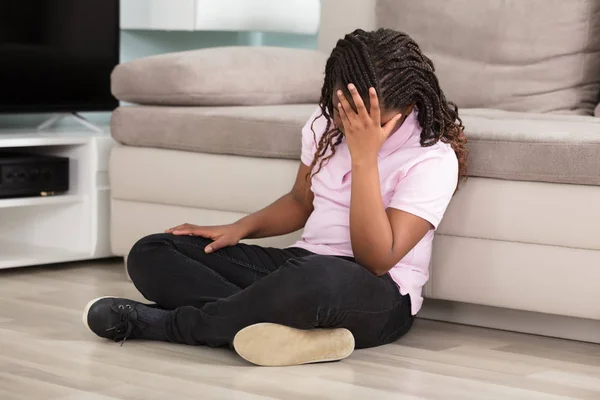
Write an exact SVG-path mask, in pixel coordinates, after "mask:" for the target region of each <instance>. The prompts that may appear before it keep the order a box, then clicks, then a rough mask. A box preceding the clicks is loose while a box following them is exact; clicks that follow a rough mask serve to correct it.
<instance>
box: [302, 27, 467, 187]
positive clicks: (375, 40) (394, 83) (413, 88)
mask: <svg viewBox="0 0 600 400" xmlns="http://www.w3.org/2000/svg"><path fill="white" fill-rule="evenodd" d="M349 83H353V84H354V85H355V86H356V89H357V90H358V93H359V94H360V96H361V97H362V98H363V100H364V101H365V105H366V107H367V108H369V107H370V104H369V95H368V90H369V88H370V87H374V88H375V90H376V91H377V94H378V96H379V99H380V102H381V103H382V106H384V107H385V108H386V109H388V110H404V109H405V108H407V107H408V106H410V105H415V106H416V107H417V109H418V110H419V112H418V119H419V123H420V125H421V128H422V132H421V146H423V147H428V146H432V145H434V144H435V143H437V142H438V141H440V140H441V141H443V142H445V143H449V144H450V145H451V146H452V149H453V150H454V152H455V153H456V156H457V158H458V164H459V178H460V177H466V175H467V158H468V154H469V152H468V150H467V148H466V143H467V139H466V137H465V134H464V126H463V124H462V121H461V119H460V117H459V116H458V107H457V106H456V104H454V103H452V102H449V101H447V100H446V97H445V96H444V92H443V91H442V89H441V87H440V84H439V81H438V79H437V77H436V75H435V68H434V66H433V62H432V61H431V60H430V59H429V58H428V57H427V56H425V55H424V54H423V53H422V52H421V49H420V48H419V45H418V44H417V43H416V42H415V41H414V40H413V39H412V38H411V37H410V36H408V35H407V34H406V33H403V32H398V31H394V30H391V29H379V30H377V31H372V32H366V31H364V30H362V29H357V30H355V31H354V32H352V33H350V34H348V35H346V36H345V37H344V38H343V39H340V40H338V42H337V44H336V46H335V48H334V49H333V51H332V52H331V56H330V57H329V59H328V60H327V64H326V66H325V81H324V83H323V88H322V89H321V99H320V101H319V107H320V109H321V115H319V117H322V116H324V117H325V119H326V121H327V123H326V127H325V133H324V134H323V135H322V136H321V138H320V140H319V142H318V143H317V150H316V152H315V156H314V158H313V162H312V164H311V166H310V167H311V168H310V170H311V174H310V176H314V175H315V174H317V173H318V172H319V171H320V170H321V169H322V168H323V166H324V165H325V164H326V163H327V162H328V160H329V159H330V158H331V157H333V156H334V155H335V150H336V147H337V146H338V145H339V144H340V143H341V142H342V139H343V133H342V132H341V131H340V130H339V129H337V128H335V127H333V123H332V120H333V103H332V98H333V92H334V90H335V89H336V88H338V87H339V88H340V89H341V90H343V91H344V93H345V95H346V96H348V97H351V96H350V93H349V92H348V89H347V86H348V84H349ZM313 124H314V121H313ZM312 126H313V125H311V129H312ZM312 130H313V135H314V137H315V141H316V133H315V131H314V129H312Z"/></svg>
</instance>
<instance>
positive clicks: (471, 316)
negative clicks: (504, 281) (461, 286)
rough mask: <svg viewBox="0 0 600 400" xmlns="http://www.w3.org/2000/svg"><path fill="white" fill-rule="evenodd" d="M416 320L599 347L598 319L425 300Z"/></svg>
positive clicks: (599, 324) (599, 321)
mask: <svg viewBox="0 0 600 400" xmlns="http://www.w3.org/2000/svg"><path fill="white" fill-rule="evenodd" d="M418 317H419V318H423V319H431V320H436V321H445V322H453V323H457V324H464V325H474V326H481V327H486V328H493V329H501V330H507V331H513V332H523V333H530V334H534V335H541V336H550V337H557V338H563V339H571V340H579V341H583V342H591V343H599V344H600V320H592V319H583V318H574V317H566V316H562V315H551V314H542V313H535V312H528V311H519V310H509V309H505V308H497V307H488V306H480V305H476V304H467V303H458V302H452V301H445V300H434V299H426V300H425V302H424V304H423V308H422V309H421V311H419V314H418Z"/></svg>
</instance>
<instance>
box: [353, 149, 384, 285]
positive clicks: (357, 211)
mask: <svg viewBox="0 0 600 400" xmlns="http://www.w3.org/2000/svg"><path fill="white" fill-rule="evenodd" d="M351 190H352V192H351V203H350V240H351V244H352V251H353V253H354V257H355V259H356V261H357V262H358V263H359V264H360V265H362V266H363V267H365V268H367V269H368V270H369V271H371V272H372V273H373V274H375V275H383V274H385V273H386V272H387V271H388V270H389V269H390V268H391V267H392V266H393V265H388V264H390V263H391V259H392V248H393V240H394V239H393V234H392V227H391V225H390V222H389V219H388V216H387V214H386V212H385V205H384V204H383V199H382V198H381V188H380V184H379V168H378V166H377V160H376V159H375V160H371V161H369V162H361V163H354V162H353V165H352V189H351Z"/></svg>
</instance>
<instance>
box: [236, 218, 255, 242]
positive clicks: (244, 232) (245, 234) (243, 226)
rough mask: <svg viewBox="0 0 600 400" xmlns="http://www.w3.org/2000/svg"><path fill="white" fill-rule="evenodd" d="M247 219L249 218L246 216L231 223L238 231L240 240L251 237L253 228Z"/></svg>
mask: <svg viewBox="0 0 600 400" xmlns="http://www.w3.org/2000/svg"><path fill="white" fill-rule="evenodd" d="M248 217H250V216H246V217H244V218H242V219H240V220H238V221H237V222H234V223H233V226H234V227H235V228H236V229H237V230H238V231H239V235H240V236H241V237H240V239H248V238H249V237H250V236H251V235H252V231H253V228H252V224H251V223H250V222H251V221H249V218H248Z"/></svg>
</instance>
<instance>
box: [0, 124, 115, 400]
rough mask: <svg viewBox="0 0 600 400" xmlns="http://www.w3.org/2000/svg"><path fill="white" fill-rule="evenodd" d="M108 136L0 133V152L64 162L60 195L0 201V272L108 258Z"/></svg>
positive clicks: (63, 131) (70, 130) (61, 131)
mask: <svg viewBox="0 0 600 400" xmlns="http://www.w3.org/2000/svg"><path fill="white" fill-rule="evenodd" d="M109 131H110V130H109V127H108V126H104V132H103V133H96V132H91V131H90V130H89V129H82V128H81V127H79V126H77V125H74V124H69V126H59V127H56V126H55V127H53V128H47V131H45V132H38V131H36V130H35V128H34V127H31V128H26V127H22V128H2V129H0V150H11V149H14V150H15V151H18V152H24V153H31V154H40V155H49V156H60V157H67V158H69V160H70V163H69V190H68V191H67V192H66V193H60V194H56V195H54V196H46V197H43V196H30V197H12V198H0V270H1V269H4V268H14V267H24V266H28V265H40V264H53V263H62V262H67V261H79V260H90V259H96V258H104V257H111V256H112V252H111V250H110V241H109V228H110V227H109V221H110V187H109V182H108V156H109V153H110V150H111V148H112V147H113V146H114V144H115V142H114V140H113V139H112V138H111V136H110V135H109V134H108V132H109ZM1 279H2V278H0V280H1ZM0 320H1V317H0ZM0 393H2V390H0ZM1 397H3V396H2V395H0V398H1Z"/></svg>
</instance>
